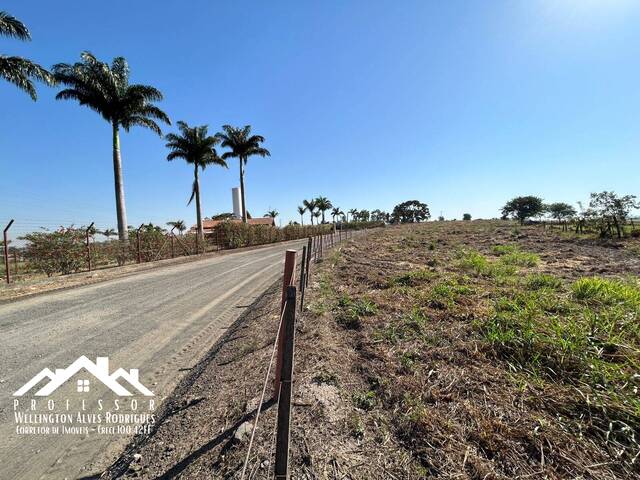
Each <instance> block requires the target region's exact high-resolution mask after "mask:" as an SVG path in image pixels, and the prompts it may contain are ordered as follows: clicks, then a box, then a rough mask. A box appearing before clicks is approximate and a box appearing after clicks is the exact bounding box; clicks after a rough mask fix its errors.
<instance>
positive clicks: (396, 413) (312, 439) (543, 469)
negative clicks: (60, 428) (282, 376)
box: [107, 222, 640, 479]
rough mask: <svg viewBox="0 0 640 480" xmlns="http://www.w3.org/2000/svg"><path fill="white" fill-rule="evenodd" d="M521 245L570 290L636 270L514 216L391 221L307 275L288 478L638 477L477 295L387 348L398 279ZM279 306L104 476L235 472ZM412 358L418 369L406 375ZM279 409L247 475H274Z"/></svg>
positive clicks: (593, 246)
mask: <svg viewBox="0 0 640 480" xmlns="http://www.w3.org/2000/svg"><path fill="white" fill-rule="evenodd" d="M514 243H515V244H517V245H519V246H520V248H521V249H522V250H526V251H528V252H533V253H536V254H537V255H539V257H540V259H541V261H540V263H539V264H538V265H537V266H535V267H531V268H528V269H527V272H528V273H531V272H544V273H552V274H553V275H555V276H557V277H560V278H562V279H564V280H565V281H567V282H569V281H571V280H573V279H576V278H578V277H583V276H592V275H598V276H605V277H620V278H622V277H627V276H638V275H640V256H639V255H638V253H637V252H638V251H639V244H638V241H637V239H632V240H628V241H627V240H625V241H623V242H617V241H602V240H597V239H592V238H576V237H573V236H572V235H569V234H563V233H562V232H559V231H557V230H555V231H549V230H543V229H542V228H541V227H540V226H535V227H518V226H515V225H513V224H511V223H507V222H443V223H429V224H427V225H412V226H400V227H388V228H386V229H384V230H381V231H377V232H374V233H371V234H369V235H367V236H366V237H362V238H360V239H357V240H356V241H350V242H347V243H345V244H342V245H341V246H339V247H338V248H337V249H336V251H334V252H330V253H328V254H327V255H326V256H325V259H324V260H323V261H322V262H321V263H319V264H316V265H312V281H311V283H310V288H309V289H308V290H307V292H306V294H305V295H306V301H305V308H304V312H303V314H302V315H300V316H299V318H298V319H297V327H296V360H295V378H294V382H295V383H294V407H293V420H292V431H291V444H292V450H291V467H292V478H296V479H298V478H303V479H307V478H308V479H370V478H376V479H378V478H379V479H383V478H384V479H421V478H462V479H507V478H536V479H565V478H584V479H617V478H640V473H639V470H638V463H637V462H638V457H636V458H635V460H632V461H629V459H628V458H627V459H626V460H624V461H623V460H622V459H621V458H618V457H616V452H615V449H614V448H613V447H612V445H609V444H608V443H607V441H606V438H604V436H603V432H601V431H598V430H597V428H596V427H597V425H594V424H593V423H590V422H589V419H588V418H583V417H581V416H580V415H576V412H579V411H580V409H581V408H583V407H584V404H585V403H584V402H585V399H584V398H581V396H580V395H581V393H580V390H579V389H576V388H572V387H571V386H568V385H566V384H563V383H561V382H557V383H556V382H553V381H536V380H535V379H534V380H531V379H529V377H526V376H523V375H522V372H517V371H516V370H515V369H514V368H512V366H510V365H509V364H508V362H504V361H502V360H500V359H497V358H495V356H493V355H491V354H490V352H489V351H488V350H487V348H486V346H485V345H484V344H483V342H482V339H480V338H479V337H478V334H477V332H476V331H475V330H474V328H473V323H474V320H476V319H479V318H482V317H483V315H485V314H486V310H485V308H486V306H485V304H484V302H483V298H482V296H481V295H480V296H472V297H470V298H465V299H461V300H460V304H459V305H457V307H456V309H455V311H453V310H449V309H447V308H446V306H443V305H438V304H437V303H433V304H432V305H431V307H430V311H429V334H428V338H427V339H426V340H425V339H423V342H426V345H428V347H426V348H425V347H424V345H425V343H421V344H420V345H417V344H412V343H410V342H409V343H407V342H405V343H400V344H398V345H397V346H395V347H394V346H391V347H390V346H389V345H388V344H384V343H383V342H380V341H378V340H377V334H378V332H379V331H380V330H381V329H383V328H386V327H388V326H390V325H392V324H393V323H394V322H396V321H398V319H399V318H401V317H402V316H403V315H406V313H407V311H410V309H411V307H410V304H409V303H407V300H406V299H405V298H404V297H402V296H399V295H395V294H394V293H393V291H392V289H389V288H388V285H389V281H390V279H392V278H394V277H397V276H398V275H401V274H404V273H406V272H409V271H412V270H417V269H426V270H429V271H432V272H435V273H439V274H447V273H448V272H449V271H450V270H451V268H452V265H453V262H454V259H455V257H456V252H458V251H460V250H461V249H474V250H478V251H480V252H483V253H485V254H487V255H491V249H492V248H493V247H494V246H495V245H504V244H514ZM344 296H349V297H353V298H369V299H371V300H372V301H373V302H375V305H377V310H376V311H375V312H374V313H372V314H370V315H365V316H364V317H363V318H362V319H361V320H362V325H361V326H360V328H357V329H350V328H345V327H344V324H342V323H341V319H340V309H339V308H337V307H336V305H338V304H339V299H340V298H342V297H344ZM278 306H279V291H278V288H277V286H276V287H275V288H274V289H272V290H271V291H270V292H269V293H268V294H267V295H265V296H264V297H263V298H262V299H261V301H260V302H259V303H258V304H257V305H255V308H253V309H252V310H251V311H250V312H249V313H248V314H247V316H246V317H245V318H243V319H241V321H239V322H237V323H236V325H235V327H234V328H233V329H232V331H231V332H230V333H229V334H228V336H227V337H226V338H225V339H224V340H223V341H222V342H221V343H220V344H219V345H218V347H216V349H214V350H213V351H212V352H211V353H210V355H209V356H208V357H207V359H206V361H204V362H203V363H201V365H200V366H199V368H198V369H197V370H196V371H195V372H194V373H193V374H192V375H191V376H190V377H188V378H187V379H186V380H185V381H184V382H183V383H182V384H181V386H180V387H179V388H178V389H177V390H176V392H175V394H174V395H173V397H172V399H171V400H170V401H169V402H168V403H167V406H166V407H165V411H164V414H163V415H161V418H160V421H159V423H158V424H157V426H156V429H155V430H154V432H153V433H152V434H151V435H150V436H148V437H139V438H137V439H136V441H135V442H134V443H133V444H132V445H131V446H130V447H129V449H128V451H127V453H126V454H125V455H124V456H123V457H122V458H121V459H120V461H119V462H118V463H116V464H115V465H114V466H113V467H112V468H111V470H110V471H109V473H108V475H107V477H108V478H156V479H168V478H174V477H177V476H179V477H180V478H185V479H202V478H215V479H217V478H240V472H241V470H242V466H243V462H244V460H245V455H246V452H247V447H248V436H249V435H248V432H250V431H251V428H250V427H252V422H253V419H254V416H255V407H256V406H257V402H258V399H259V396H260V392H261V388H262V382H263V380H264V375H265V372H266V368H267V364H268V361H269V357H270V354H271V346H272V345H273V341H274V336H275V331H276V326H277V322H278V318H279V317H278V308H279V307H278ZM403 357H406V358H409V359H412V360H411V362H414V361H415V363H416V364H418V366H417V367H411V368H409V367H406V368H405V366H403V364H402V363H401V362H399V361H398V359H399V358H403ZM275 407H276V406H275V405H274V404H273V402H272V401H269V402H266V403H265V405H264V409H263V412H262V414H261V417H260V421H259V425H258V428H257V431H256V437H255V441H254V445H253V449H252V453H251V456H250V457H249V463H248V467H249V468H248V471H247V475H246V477H245V478H252V479H257V478H272V476H273V465H272V459H273V453H274V451H273V448H274V443H273V442H274V437H273V435H274V424H275V414H276V409H277V408H275ZM582 411H583V415H584V414H586V415H588V414H589V409H583V410H582ZM247 422H249V423H248V424H247ZM605 433H606V432H605ZM134 455H135V457H134Z"/></svg>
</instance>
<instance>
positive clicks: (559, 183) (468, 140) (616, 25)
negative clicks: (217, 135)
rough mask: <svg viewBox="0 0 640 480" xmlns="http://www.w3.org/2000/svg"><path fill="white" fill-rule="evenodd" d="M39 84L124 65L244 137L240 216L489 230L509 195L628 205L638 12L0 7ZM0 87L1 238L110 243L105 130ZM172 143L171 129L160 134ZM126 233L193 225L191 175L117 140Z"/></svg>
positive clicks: (617, 3)
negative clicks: (354, 213)
mask: <svg viewBox="0 0 640 480" xmlns="http://www.w3.org/2000/svg"><path fill="white" fill-rule="evenodd" d="M2 8H3V9H5V10H7V11H8V12H10V13H11V14H13V15H15V16H17V17H18V18H20V19H21V20H22V21H24V22H25V23H26V24H27V25H28V27H29V28H30V30H31V33H32V36H33V41H32V42H30V43H22V42H18V41H15V40H11V39H6V38H5V39H0V51H1V52H2V53H4V54H15V55H24V56H27V57H29V58H31V59H33V60H35V61H37V62H39V63H41V64H43V65H45V66H51V65H52V64H54V63H57V62H74V61H76V60H78V59H79V53H80V52H81V51H82V50H89V51H91V52H92V53H94V54H95V55H96V56H97V57H99V58H100V59H103V60H109V61H110V60H111V59H112V58H113V57H114V56H118V55H122V56H124V57H126V58H127V59H128V61H129V63H130V67H131V79H132V81H133V82H136V83H147V84H152V85H154V86H156V87H158V88H159V89H160V90H161V91H162V92H163V93H164V95H165V100H164V101H163V102H161V104H160V106H161V107H162V108H163V109H164V110H165V111H166V112H167V113H168V114H169V116H170V117H171V118H172V120H173V121H174V123H175V121H177V120H185V121H187V122H188V123H190V124H205V123H206V124H209V126H210V129H211V131H212V132H215V131H217V130H218V129H219V127H220V126H221V125H222V124H225V123H230V124H236V125H244V124H247V123H249V124H251V125H253V127H254V131H255V132H256V133H259V134H262V135H264V136H265V137H266V139H267V142H266V144H265V146H266V147H267V148H269V149H270V150H271V153H272V157H271V158H266V159H262V158H255V159H251V160H250V161H249V165H248V168H247V176H246V188H247V204H248V209H249V211H250V212H251V213H252V214H253V215H254V216H257V215H261V214H264V213H265V212H266V211H267V210H268V209H270V208H275V209H277V210H278V211H280V212H281V215H282V221H283V223H285V222H287V221H288V220H290V219H297V214H296V212H295V208H296V206H297V205H299V204H300V203H301V201H302V199H303V198H310V197H312V196H317V195H324V196H327V197H329V198H330V199H331V200H332V201H333V203H334V205H337V206H340V207H342V208H343V209H349V208H368V209H370V210H372V209H375V208H380V209H385V210H391V209H392V208H393V206H394V205H395V204H397V203H399V202H401V201H404V200H408V199H419V200H421V201H425V202H426V203H428V205H429V207H430V209H431V212H432V215H433V216H434V217H437V215H439V213H440V212H441V211H442V212H443V214H444V215H445V216H446V217H447V218H453V217H457V218H460V217H461V216H462V213H464V212H469V213H471V214H472V215H473V216H474V217H494V216H497V215H498V211H499V209H500V207H501V205H503V204H504V202H505V201H506V200H507V199H509V198H510V197H513V196H515V195H518V194H536V195H540V196H542V197H543V198H544V199H545V200H547V201H568V202H575V201H577V200H586V199H587V198H588V194H589V192H591V191H600V190H604V189H612V190H615V191H617V192H619V193H624V194H627V193H632V194H640V191H639V190H640V189H639V185H640V182H638V180H639V178H640V175H639V173H640V162H639V161H638V152H639V151H640V123H639V121H638V119H639V118H640V81H639V80H640V30H639V29H638V28H637V26H638V24H640V3H639V2H634V1H632V0H526V1H525V0H521V1H509V0H504V1H498V0H496V1H488V0H448V1H446V2H444V1H426V0H415V1H413V0H403V1H393V0H389V1H372V0H368V1H364V0H363V1H351V2H344V1H329V0H325V1H322V2H310V1H286V2H285V1H274V2H258V1H254V2H249V1H234V2H219V1H211V0H197V1H189V2H169V1H158V0H155V1H150V0H144V1H143V0H137V1H135V2H132V1H123V0H113V1H109V2H86V1H65V2H54V3H52V2H39V1H26V0H21V1H8V2H4V4H3V7H2ZM54 96H55V90H54V89H49V88H46V87H42V86H41V87H40V88H39V97H40V98H39V100H38V102H32V101H31V100H30V99H29V98H28V97H27V96H26V95H25V94H23V93H21V92H20V91H18V90H17V89H16V88H14V87H13V86H11V85H9V84H7V83H6V82H0V98H1V99H2V100H1V101H2V114H1V115H0V146H1V147H0V148H1V152H2V153H1V155H0V188H1V189H2V191H3V194H2V200H1V201H0V222H2V223H4V221H5V220H6V219H8V218H11V217H14V218H16V223H17V230H16V232H19V231H20V230H27V229H30V228H33V227H36V226H39V225H45V226H56V225H59V224H68V223H70V222H75V223H76V224H86V223H88V222H90V221H95V222H96V224H97V225H98V226H100V227H101V228H105V227H110V226H112V227H115V224H116V221H115V203H114V194H113V181H112V177H113V171H112V164H111V133H110V126H109V125H108V124H107V123H106V122H104V121H103V120H102V119H101V118H100V117H99V116H98V115H96V114H95V113H93V112H92V111H90V110H88V109H86V108H82V107H79V106H78V105H77V104H75V103H72V102H62V101H56V100H54ZM172 129H173V127H172V128H170V129H169V130H172ZM121 142H122V154H123V163H124V174H125V191H126V200H127V210H128V216H129V223H130V224H132V225H137V224H140V223H141V222H148V221H152V222H154V223H160V224H163V223H164V222H166V221H168V220H171V219H176V218H182V219H185V220H187V221H188V222H189V223H191V222H193V221H194V219H195V213H194V208H193V206H189V207H187V206H186V201H187V199H188V197H189V193H190V187H191V181H192V170H191V169H190V168H189V167H187V166H186V165H185V164H184V163H179V162H171V163H169V162H167V161H166V154H167V151H166V149H165V147H164V142H163V141H162V140H161V139H160V138H159V137H157V136H155V135H154V134H152V133H151V132H149V131H146V130H142V129H137V130H132V131H131V132H130V133H128V134H123V136H122V139H121ZM237 183H238V165H237V162H236V161H233V160H232V161H231V162H230V168H229V170H224V169H220V168H211V169H208V170H207V171H206V172H205V173H204V175H203V177H202V191H203V211H204V214H205V215H207V216H210V215H212V214H215V213H219V212H224V211H229V210H230V209H231V194H230V189H231V187H233V186H236V185H237Z"/></svg>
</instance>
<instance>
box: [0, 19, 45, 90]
mask: <svg viewBox="0 0 640 480" xmlns="http://www.w3.org/2000/svg"><path fill="white" fill-rule="evenodd" d="M0 36H4V37H9V38H16V39H18V40H22V41H25V42H27V41H30V40H31V34H30V33H29V30H28V29H27V27H26V26H25V25H24V23H22V22H21V21H20V20H18V19H17V18H15V17H12V16H11V15H9V14H8V13H7V12H0ZM0 77H2V78H4V79H5V80H6V81H7V82H9V83H13V84H14V85H15V86H16V87H18V88H19V89H20V90H22V91H24V92H26V93H27V94H28V95H29V96H30V97H31V98H32V99H33V100H36V99H37V98H38V95H37V93H36V89H35V87H34V85H33V80H36V81H38V82H43V83H45V84H46V85H53V84H54V83H55V80H54V78H53V75H51V73H49V72H48V71H47V70H46V69H44V68H42V67H41V66H40V65H38V64H37V63H33V62H32V61H31V60H27V59H26V58H22V57H10V56H7V55H0Z"/></svg>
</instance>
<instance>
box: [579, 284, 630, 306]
mask: <svg viewBox="0 0 640 480" xmlns="http://www.w3.org/2000/svg"><path fill="white" fill-rule="evenodd" d="M571 289H572V291H573V295H574V296H575V297H576V298H577V299H578V300H582V301H584V302H587V303H596V304H601V305H615V304H623V305H626V306H630V307H635V308H638V307H640V288H639V286H638V284H637V282H634V283H632V282H622V281H620V280H611V279H606V278H598V277H585V278H581V279H579V280H577V281H576V282H575V283H574V284H573V285H572V287H571Z"/></svg>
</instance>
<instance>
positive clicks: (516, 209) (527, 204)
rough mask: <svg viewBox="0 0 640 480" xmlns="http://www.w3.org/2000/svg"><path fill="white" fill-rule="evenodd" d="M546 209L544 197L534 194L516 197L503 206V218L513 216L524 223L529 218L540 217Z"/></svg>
mask: <svg viewBox="0 0 640 480" xmlns="http://www.w3.org/2000/svg"><path fill="white" fill-rule="evenodd" d="M544 211H545V208H544V203H543V202H542V199H541V198H539V197H534V196H531V195H529V196H526V197H516V198H514V199H511V200H509V201H508V202H507V203H506V205H505V206H504V207H502V218H508V217H513V218H516V219H518V221H520V225H524V222H525V220H526V219H527V218H532V217H538V216H540V215H542V214H543V213H544Z"/></svg>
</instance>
